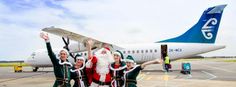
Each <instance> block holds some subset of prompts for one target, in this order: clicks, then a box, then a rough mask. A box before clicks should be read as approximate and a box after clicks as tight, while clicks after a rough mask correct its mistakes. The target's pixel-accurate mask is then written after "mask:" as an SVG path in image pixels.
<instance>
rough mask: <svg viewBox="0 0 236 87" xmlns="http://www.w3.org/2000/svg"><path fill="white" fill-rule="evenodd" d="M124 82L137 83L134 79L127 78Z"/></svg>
mask: <svg viewBox="0 0 236 87" xmlns="http://www.w3.org/2000/svg"><path fill="white" fill-rule="evenodd" d="M126 83H134V84H137V81H136V80H131V79H127V80H126Z"/></svg>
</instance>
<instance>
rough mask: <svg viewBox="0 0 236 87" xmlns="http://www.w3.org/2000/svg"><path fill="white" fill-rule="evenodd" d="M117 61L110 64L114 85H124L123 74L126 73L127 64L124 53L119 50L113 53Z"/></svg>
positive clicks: (117, 86) (112, 84)
mask: <svg viewBox="0 0 236 87" xmlns="http://www.w3.org/2000/svg"><path fill="white" fill-rule="evenodd" d="M113 56H114V60H115V62H113V63H111V64H110V69H111V73H112V81H111V86H112V87H122V86H123V84H124V81H123V79H122V76H123V75H124V69H125V68H126V64H125V62H124V61H123V59H124V57H123V54H122V53H121V52H120V51H119V50H117V51H115V52H114V53H113Z"/></svg>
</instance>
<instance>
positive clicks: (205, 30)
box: [202, 18, 217, 39]
mask: <svg viewBox="0 0 236 87" xmlns="http://www.w3.org/2000/svg"><path fill="white" fill-rule="evenodd" d="M210 23H211V24H212V25H209V24H210ZM216 24H217V19H216V18H210V19H209V20H208V21H207V22H206V23H205V24H204V26H203V27H202V34H203V36H204V37H205V38H206V39H212V38H213V34H212V30H211V29H212V28H214V25H216Z"/></svg>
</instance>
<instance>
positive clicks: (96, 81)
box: [86, 42, 114, 87]
mask: <svg viewBox="0 0 236 87" xmlns="http://www.w3.org/2000/svg"><path fill="white" fill-rule="evenodd" d="M91 43H92V42H88V44H87V47H88V54H89V55H88V59H89V60H88V62H87V63H86V68H88V69H90V82H91V85H90V87H109V86H110V85H111V77H112V76H111V75H112V74H111V72H110V69H109V65H110V64H111V63H112V62H114V60H113V56H112V54H111V51H110V49H109V48H108V46H107V45H106V44H104V45H103V48H101V49H99V50H98V51H97V52H96V53H95V54H94V55H92V54H91V47H92V46H91Z"/></svg>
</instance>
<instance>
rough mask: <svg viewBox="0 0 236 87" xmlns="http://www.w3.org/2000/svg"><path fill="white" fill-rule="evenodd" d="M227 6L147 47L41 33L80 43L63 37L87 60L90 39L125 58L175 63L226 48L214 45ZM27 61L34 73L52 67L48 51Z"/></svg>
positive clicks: (66, 33) (57, 30) (50, 29)
mask: <svg viewBox="0 0 236 87" xmlns="http://www.w3.org/2000/svg"><path fill="white" fill-rule="evenodd" d="M225 7H226V5H218V6H214V7H209V8H207V9H206V10H205V11H204V12H203V14H202V16H201V17H200V19H199V21H198V22H197V23H196V24H195V25H193V26H192V27H191V28H190V29H189V30H188V31H186V32H185V33H184V34H182V35H180V36H178V37H174V38H170V39H167V40H162V41H157V42H154V43H148V44H143V43H142V44H137V43H135V44H119V45H117V44H112V43H108V42H103V41H100V40H97V39H94V38H90V37H86V36H83V35H81V34H77V33H74V32H70V31H67V30H65V29H61V28H55V27H48V28H44V29H42V31H44V32H47V33H51V34H54V35H58V36H60V37H67V38H69V39H70V40H74V41H77V42H78V43H75V44H69V40H68V41H67V43H66V41H65V39H64V38H63V41H64V42H65V44H66V46H67V48H68V49H69V52H70V53H77V54H80V55H81V56H84V57H87V51H86V45H85V43H86V41H87V40H89V39H90V40H93V42H94V47H93V48H94V50H96V49H99V48H101V45H102V44H103V43H107V44H109V45H110V46H111V48H112V50H119V51H120V52H122V53H123V55H124V57H126V56H127V55H132V56H133V57H134V58H135V61H136V62H137V63H142V62H145V61H149V60H154V59H158V58H162V56H163V54H165V53H166V54H168V56H169V57H170V59H171V60H176V59H181V58H186V57H191V56H195V55H198V54H202V53H206V52H210V51H215V50H219V49H223V48H225V45H217V44H215V40H216V36H217V32H218V28H219V25H220V20H221V17H222V13H223V10H224V8H225ZM54 53H59V50H55V49H54ZM56 55H58V54H56ZM69 61H70V62H73V58H69ZM25 62H26V63H27V64H29V65H30V66H32V67H34V69H33V71H37V69H38V68H39V67H52V63H51V61H50V58H49V57H48V53H47V50H46V49H44V50H37V51H34V52H33V53H32V54H31V56H30V57H29V58H28V59H27V60H26V61H25Z"/></svg>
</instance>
